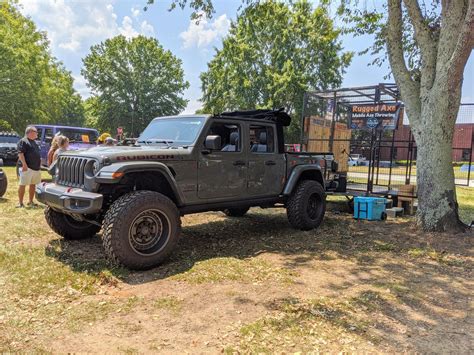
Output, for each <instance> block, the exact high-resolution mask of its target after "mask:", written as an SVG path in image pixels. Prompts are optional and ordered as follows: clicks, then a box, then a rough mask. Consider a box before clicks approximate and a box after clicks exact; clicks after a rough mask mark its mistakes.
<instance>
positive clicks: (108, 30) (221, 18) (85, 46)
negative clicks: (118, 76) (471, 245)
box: [20, 0, 474, 113]
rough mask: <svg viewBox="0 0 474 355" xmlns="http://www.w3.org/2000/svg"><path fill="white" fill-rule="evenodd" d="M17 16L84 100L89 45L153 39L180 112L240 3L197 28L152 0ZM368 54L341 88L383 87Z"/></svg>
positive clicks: (468, 95) (470, 85) (32, 2)
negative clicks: (173, 81) (176, 79)
mask: <svg viewBox="0 0 474 355" xmlns="http://www.w3.org/2000/svg"><path fill="white" fill-rule="evenodd" d="M20 3H21V4H22V6H23V10H22V11H23V13H24V14H26V15H28V16H30V17H31V18H32V19H33V21H34V22H35V23H36V25H37V26H38V28H39V29H41V30H44V31H46V32H47V34H48V38H49V39H50V41H51V51H52V54H53V55H54V56H55V57H57V58H58V59H59V60H61V61H62V62H63V63H64V65H65V66H66V67H67V69H68V70H70V71H71V72H72V74H73V76H74V78H75V84H74V85H75V87H76V89H77V90H78V91H79V92H80V94H81V95H82V96H83V97H87V96H88V95H90V93H89V90H88V88H87V87H86V83H85V80H84V79H83V78H82V77H81V75H80V70H81V67H82V58H83V57H85V56H86V55H87V53H88V52H89V48H90V46H91V45H94V44H96V43H100V42H101V41H103V40H105V39H106V38H110V37H113V36H116V35H118V34H123V35H125V36H127V37H133V36H136V35H138V34H144V35H147V36H154V37H156V38H157V39H158V41H159V42H160V43H161V44H162V45H163V47H164V48H165V49H169V50H171V51H172V52H173V53H174V54H175V55H176V56H177V57H179V58H180V59H181V60H182V61H183V68H184V72H185V75H186V80H188V81H189V83H190V88H189V89H188V90H187V91H186V93H185V98H186V99H188V100H189V103H188V107H187V108H186V110H185V112H186V113H194V111H195V110H196V109H198V108H199V107H200V103H199V101H198V100H199V98H200V96H201V89H200V80H199V74H200V73H201V72H203V71H205V70H206V68H207V63H208V62H209V60H211V59H212V57H213V55H214V48H215V47H220V43H221V41H222V38H223V37H224V36H225V35H226V33H227V31H228V28H229V24H230V21H232V20H233V19H235V17H236V15H237V13H238V8H239V6H240V4H241V1H240V0H214V6H215V9H216V13H215V15H214V16H213V18H212V19H207V20H203V21H201V22H200V24H199V25H196V24H194V23H193V21H191V20H190V10H188V9H185V10H181V9H176V10H174V11H172V12H168V11H167V9H168V7H169V4H170V1H169V0H155V4H154V5H152V6H150V7H149V8H148V11H146V12H145V11H143V7H144V6H145V5H146V0H130V1H127V0H69V1H68V0H20ZM342 39H343V45H344V48H345V50H349V51H359V50H361V49H363V48H365V46H367V43H370V41H371V38H370V37H357V38H353V37H352V36H345V37H343V38H342ZM372 59H373V58H371V57H370V55H365V56H356V57H354V59H353V61H352V64H351V66H350V67H349V68H348V69H347V73H346V74H345V77H344V82H343V86H364V85H372V84H376V83H379V82H386V81H387V80H385V79H384V75H386V74H387V73H389V69H388V67H380V68H379V67H374V66H370V67H368V66H367V63H369V62H371V60H372ZM473 79H474V56H473V55H471V57H470V59H469V62H468V65H467V66H466V69H465V72H464V85H463V100H462V101H463V102H474V80H473Z"/></svg>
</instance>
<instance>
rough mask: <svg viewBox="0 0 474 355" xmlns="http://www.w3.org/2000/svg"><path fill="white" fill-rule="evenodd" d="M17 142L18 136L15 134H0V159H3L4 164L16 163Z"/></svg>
mask: <svg viewBox="0 0 474 355" xmlns="http://www.w3.org/2000/svg"><path fill="white" fill-rule="evenodd" d="M19 140H20V136H19V135H18V134H17V133H16V132H0V159H3V162H4V163H7V162H10V163H16V161H17V159H18V150H17V144H18V141H19Z"/></svg>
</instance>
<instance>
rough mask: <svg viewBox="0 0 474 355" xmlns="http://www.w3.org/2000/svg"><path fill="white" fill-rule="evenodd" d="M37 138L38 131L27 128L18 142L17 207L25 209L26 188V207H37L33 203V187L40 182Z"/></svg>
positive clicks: (31, 127) (30, 127) (39, 157)
mask: <svg viewBox="0 0 474 355" xmlns="http://www.w3.org/2000/svg"><path fill="white" fill-rule="evenodd" d="M37 138H38V131H37V130H36V127H34V126H28V127H26V130H25V137H23V138H22V139H20V141H19V142H18V158H19V159H20V161H21V170H20V186H19V187H18V200H19V204H18V206H17V207H19V208H22V207H25V206H24V205H23V198H24V196H25V190H26V186H29V190H28V193H29V194H28V197H29V201H28V206H30V207H35V206H37V205H36V204H35V203H34V202H33V198H34V196H35V185H36V184H39V183H40V182H41V154H40V148H39V146H38V144H37V143H36V139H37Z"/></svg>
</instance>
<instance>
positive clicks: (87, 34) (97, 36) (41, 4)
mask: <svg viewBox="0 0 474 355" xmlns="http://www.w3.org/2000/svg"><path fill="white" fill-rule="evenodd" d="M21 4H22V6H23V13H24V14H26V15H29V16H31V17H32V18H33V20H34V21H35V22H36V23H37V25H38V27H39V28H40V29H42V30H46V31H47V33H48V38H49V40H50V41H51V46H52V48H53V52H54V49H56V48H57V49H61V50H66V51H71V52H81V51H83V50H88V49H89V47H90V46H91V45H93V44H96V43H99V42H101V41H103V40H105V39H107V38H110V37H114V36H116V35H118V34H123V35H124V36H126V37H127V38H132V37H136V36H138V35H139V34H144V35H146V36H152V35H154V28H153V26H152V25H151V24H149V23H148V22H146V21H143V22H142V23H141V24H140V23H139V22H138V20H137V18H138V16H139V14H140V12H139V10H138V9H135V8H132V9H131V17H130V16H124V17H123V19H122V21H121V26H119V24H118V23H117V19H118V18H117V14H116V13H115V11H114V6H113V4H112V0H108V1H97V0H81V1H78V2H72V1H66V0H22V1H21Z"/></svg>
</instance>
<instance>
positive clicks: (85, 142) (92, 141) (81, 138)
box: [34, 124, 99, 167]
mask: <svg viewBox="0 0 474 355" xmlns="http://www.w3.org/2000/svg"><path fill="white" fill-rule="evenodd" d="M34 126H35V127H36V129H37V130H38V144H39V146H40V149H41V165H43V166H45V167H46V166H48V151H49V148H50V147H51V141H52V140H53V138H54V136H57V135H64V136H66V137H68V138H69V150H79V149H88V148H92V147H95V146H96V144H97V139H98V138H99V132H98V131H97V130H96V129H92V128H82V127H69V126H59V125H43V124H38V125H34Z"/></svg>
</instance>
